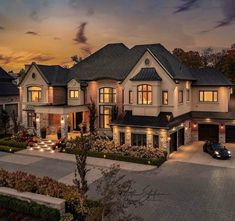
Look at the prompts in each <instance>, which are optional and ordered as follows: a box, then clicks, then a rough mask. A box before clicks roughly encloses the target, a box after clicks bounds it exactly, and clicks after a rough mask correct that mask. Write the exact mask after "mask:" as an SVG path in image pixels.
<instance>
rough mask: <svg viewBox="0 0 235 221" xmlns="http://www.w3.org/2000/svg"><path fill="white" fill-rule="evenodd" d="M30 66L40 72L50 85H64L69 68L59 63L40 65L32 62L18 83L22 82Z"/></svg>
mask: <svg viewBox="0 0 235 221" xmlns="http://www.w3.org/2000/svg"><path fill="white" fill-rule="evenodd" d="M32 66H34V67H36V69H37V70H38V71H39V72H40V74H41V75H42V77H43V78H44V80H45V81H46V82H47V83H48V84H50V85H51V86H66V85H67V81H68V73H69V70H68V69H67V68H63V67H61V66H60V65H42V64H36V63H35V62H33V63H32V64H31V66H30V67H29V69H28V71H27V72H26V73H25V74H24V76H22V78H21V80H20V83H22V82H23V80H24V78H25V76H26V75H27V74H28V72H29V71H30V69H31V68H32Z"/></svg>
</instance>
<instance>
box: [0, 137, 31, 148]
mask: <svg viewBox="0 0 235 221" xmlns="http://www.w3.org/2000/svg"><path fill="white" fill-rule="evenodd" d="M0 145H3V146H8V147H16V148H20V149H25V148H26V147H27V142H19V141H16V140H14V139H12V138H4V139H0Z"/></svg>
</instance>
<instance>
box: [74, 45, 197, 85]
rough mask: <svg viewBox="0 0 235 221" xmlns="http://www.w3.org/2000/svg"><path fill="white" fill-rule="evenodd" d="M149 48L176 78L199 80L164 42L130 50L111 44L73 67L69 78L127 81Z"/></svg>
mask: <svg viewBox="0 0 235 221" xmlns="http://www.w3.org/2000/svg"><path fill="white" fill-rule="evenodd" d="M146 51H149V52H150V53H151V54H152V55H153V56H154V57H155V58H156V59H157V60H158V61H159V62H160V63H161V64H162V65H163V68H165V69H166V70H167V72H168V74H169V76H170V77H171V78H172V79H174V80H195V79H194V77H193V76H192V75H191V73H190V71H189V70H188V68H187V67H186V66H185V65H183V64H182V63H181V62H180V61H179V60H178V59H177V58H176V57H175V56H174V55H172V54H171V53H170V52H169V51H168V50H167V49H166V48H164V47H163V46H162V45H161V44H149V45H136V46H134V47H133V48H131V49H128V48H127V47H126V46H125V45H124V44H121V43H118V44H108V45H106V46H105V47H103V48H101V49H100V50H98V51H97V52H95V53H94V54H92V55H91V56H89V57H87V58H85V59H84V60H83V61H82V62H80V63H78V64H76V65H75V66H74V67H72V68H71V74H70V76H69V79H72V78H75V79H78V80H97V79H105V78H106V79H114V80H120V81H122V80H124V79H125V78H126V77H127V75H128V74H129V73H130V71H131V70H132V69H133V67H134V66H135V65H136V63H137V62H138V61H139V60H140V58H141V57H142V56H143V54H144V53H145V52H146Z"/></svg>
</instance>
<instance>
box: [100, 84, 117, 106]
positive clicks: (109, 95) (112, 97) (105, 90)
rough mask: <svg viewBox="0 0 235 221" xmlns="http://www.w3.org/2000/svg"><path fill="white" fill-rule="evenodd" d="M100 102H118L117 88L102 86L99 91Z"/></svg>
mask: <svg viewBox="0 0 235 221" xmlns="http://www.w3.org/2000/svg"><path fill="white" fill-rule="evenodd" d="M99 100H100V103H116V89H114V88H112V87H102V88H100V93H99Z"/></svg>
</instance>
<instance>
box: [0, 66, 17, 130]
mask: <svg viewBox="0 0 235 221" xmlns="http://www.w3.org/2000/svg"><path fill="white" fill-rule="evenodd" d="M14 80H15V79H14V78H13V77H12V76H11V75H10V74H8V73H7V72H6V71H5V70H4V69H3V68H1V67H0V109H3V110H5V111H6V112H7V113H8V115H9V117H10V124H11V126H12V124H13V122H12V119H13V118H14V117H15V120H18V115H19V111H20V110H19V90H18V87H17V85H16V83H15V82H14Z"/></svg>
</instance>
